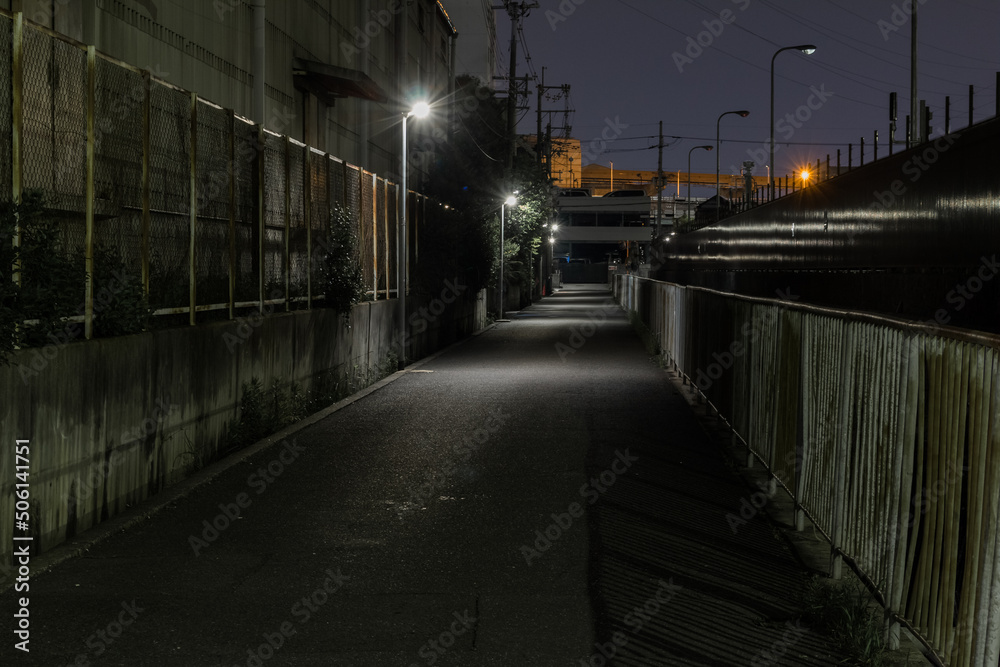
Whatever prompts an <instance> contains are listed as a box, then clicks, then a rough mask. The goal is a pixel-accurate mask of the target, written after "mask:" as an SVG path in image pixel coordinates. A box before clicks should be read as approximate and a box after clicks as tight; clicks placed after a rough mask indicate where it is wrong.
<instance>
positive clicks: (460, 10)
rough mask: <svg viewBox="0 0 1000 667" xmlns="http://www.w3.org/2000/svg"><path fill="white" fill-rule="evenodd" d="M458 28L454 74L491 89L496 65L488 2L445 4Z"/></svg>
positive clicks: (494, 31) (493, 18) (472, 0)
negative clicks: (470, 77) (469, 76)
mask: <svg viewBox="0 0 1000 667" xmlns="http://www.w3.org/2000/svg"><path fill="white" fill-rule="evenodd" d="M447 5H448V15H449V16H450V17H451V20H452V22H453V23H454V24H455V27H456V28H457V29H458V44H457V53H456V57H455V74H471V75H473V76H476V77H478V78H479V79H480V80H482V82H483V83H484V84H486V85H487V86H489V87H491V88H492V87H493V74H494V73H495V72H496V64H497V20H496V12H495V10H494V9H493V3H492V2H491V1H490V0H467V1H465V2H448V3H447Z"/></svg>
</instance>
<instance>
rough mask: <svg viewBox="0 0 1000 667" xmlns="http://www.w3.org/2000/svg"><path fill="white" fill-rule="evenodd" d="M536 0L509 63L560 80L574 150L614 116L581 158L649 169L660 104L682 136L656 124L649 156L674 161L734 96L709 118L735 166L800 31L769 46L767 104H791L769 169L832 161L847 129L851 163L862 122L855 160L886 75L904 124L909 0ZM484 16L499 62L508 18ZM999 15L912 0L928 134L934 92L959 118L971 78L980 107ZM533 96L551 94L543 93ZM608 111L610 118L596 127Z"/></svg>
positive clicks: (530, 129)
mask: <svg viewBox="0 0 1000 667" xmlns="http://www.w3.org/2000/svg"><path fill="white" fill-rule="evenodd" d="M498 4H499V3H498ZM540 4H541V7H540V8H538V9H534V10H532V11H531V13H530V14H529V15H528V16H527V17H526V18H525V19H524V23H523V45H526V47H527V49H525V48H524V46H522V45H519V47H518V56H519V58H518V60H519V64H518V75H519V76H520V75H523V74H524V73H525V72H529V73H536V74H539V75H540V74H541V72H542V67H545V68H546V69H545V83H546V84H547V85H558V84H563V83H567V84H570V85H571V86H572V90H571V97H570V102H571V108H573V109H575V113H573V114H572V115H571V119H570V122H571V125H572V128H573V133H572V134H573V136H574V137H575V138H578V139H580V140H581V141H582V142H583V145H584V147H585V150H586V147H587V145H588V144H589V143H590V142H591V140H593V139H594V138H597V137H599V136H600V135H601V134H602V132H603V133H605V136H611V135H614V134H615V133H616V132H620V134H619V136H618V138H617V139H615V140H614V141H612V142H609V143H608V145H607V147H606V150H605V151H604V152H602V153H600V154H596V155H593V157H595V158H596V159H587V158H586V155H585V158H584V163H585V164H586V163H589V162H600V163H602V164H605V165H607V164H608V162H609V161H614V163H615V168H616V169H641V170H655V169H656V159H657V155H656V150H655V148H653V149H652V150H650V149H648V147H651V146H655V144H656V143H657V141H656V138H655V135H656V133H657V129H658V128H657V123H658V121H660V120H662V121H663V132H664V135H677V136H679V137H683V138H681V139H674V138H668V139H665V143H667V144H668V146H667V148H665V149H664V154H663V165H664V171H667V172H669V171H677V170H678V169H680V170H686V168H687V155H688V150H689V149H690V148H691V147H692V146H696V145H699V144H714V143H715V130H716V120H717V118H718V116H719V114H721V113H722V112H724V111H729V110H736V109H748V110H749V111H750V112H751V113H750V116H749V117H747V118H740V117H739V116H736V115H729V116H726V117H725V118H723V119H722V140H723V146H722V151H721V153H720V155H721V171H722V173H738V169H739V165H740V164H741V162H742V161H743V160H747V159H754V158H752V157H751V156H750V155H749V154H748V151H751V152H753V151H756V152H757V154H758V156H760V155H762V153H761V151H760V149H764V151H765V152H766V147H767V139H768V127H769V78H770V75H769V67H770V61H771V56H772V55H773V54H774V52H775V51H776V50H777V49H778V48H781V47H784V46H792V45H797V44H806V43H811V44H815V45H816V47H817V50H816V52H815V53H814V54H812V55H808V56H807V55H803V54H801V53H799V52H797V51H786V52H784V53H782V54H781V55H779V56H778V58H777V60H776V65H775V119H776V121H778V120H779V119H781V118H782V117H784V116H785V115H786V114H789V113H792V114H798V118H797V119H795V123H794V124H797V125H799V127H797V128H796V127H794V125H793V124H792V123H788V122H787V121H786V124H785V125H783V126H782V129H781V130H780V131H778V132H776V135H775V141H776V142H777V143H779V144H781V143H783V142H784V141H788V142H791V143H792V144H794V145H787V144H786V145H784V146H782V147H781V148H779V149H778V150H777V151H776V155H775V163H776V166H777V169H776V172H775V173H776V174H783V173H788V172H791V171H792V170H793V169H795V168H796V167H797V166H800V165H802V164H803V163H806V162H809V163H812V164H815V162H816V159H817V158H821V159H823V160H825V158H826V155H827V153H830V154H832V155H834V156H835V155H836V150H837V148H842V149H843V161H844V164H845V165H846V161H847V144H848V143H853V144H855V148H854V150H855V153H854V156H855V157H854V159H855V164H857V159H858V146H857V144H858V143H859V142H860V138H861V137H862V136H864V137H865V143H866V151H865V153H866V161H868V160H870V159H871V146H870V143H871V141H872V138H873V132H874V130H876V129H877V130H879V142H880V148H879V152H880V156H884V155H885V154H886V151H887V150H888V146H887V143H886V141H887V136H888V123H889V121H888V105H889V92H890V91H896V92H897V93H898V95H899V105H898V107H899V110H898V116H899V121H898V124H897V127H898V129H897V132H896V137H897V139H901V138H903V133H904V128H905V116H906V115H907V114H908V113H909V100H910V23H909V15H908V14H907V13H906V12H905V10H904V6H909V0H906V1H905V2H904V0H896V1H888V0H808V1H807V2H803V1H802V0H798V1H795V0H683V1H682V0H669V1H666V2H663V1H656V0H575V1H574V0H562V1H561V2H560V1H557V0H540ZM724 12H725V13H724ZM722 19H725V22H723V21H722ZM706 22H707V23H708V24H709V25H706ZM497 26H498V38H499V41H500V53H499V54H498V60H499V67H500V70H501V71H500V74H502V75H505V74H506V71H507V66H508V58H509V39H510V20H509V18H508V17H507V14H506V12H505V11H503V10H498V11H497ZM998 29H1000V3H995V2H988V1H987V0H924V1H923V4H921V5H920V6H919V9H918V33H919V34H918V45H919V52H918V57H919V65H918V75H919V83H918V86H919V92H918V99H926V100H927V103H928V106H929V107H930V108H931V110H932V111H933V113H934V118H933V120H932V122H931V125H932V126H933V128H934V133H935V135H936V134H940V133H942V131H943V129H944V115H945V114H944V104H945V96H946V95H950V96H951V109H952V113H951V115H952V130H960V129H961V128H962V127H965V126H966V125H967V124H968V87H969V85H970V84H973V85H975V90H976V97H975V116H974V117H975V119H976V121H980V120H983V119H985V118H988V117H991V116H993V115H994V108H995V106H994V105H995V94H996V93H995V88H996V72H997V70H1000V36H998V32H1000V30H998ZM713 32H714V33H717V34H712V33H713ZM699 33H703V34H699ZM689 37H691V38H694V39H695V40H697V39H699V38H700V40H701V43H702V44H707V46H701V45H698V46H691V43H690V42H689V39H688V38H689ZM525 50H527V53H528V55H529V56H530V61H527V60H526V59H525ZM699 50H700V51H701V52H700V53H699ZM688 59H690V60H688ZM503 85H504V84H503V83H502V82H500V83H498V87H502V86H503ZM534 91H535V88H534V84H532V87H531V92H532V94H531V98H530V104H531V109H530V111H527V112H522V113H523V114H524V115H523V116H522V118H521V122H520V124H519V130H520V131H521V132H522V133H525V134H533V133H534V131H535V94H534ZM817 92H819V93H821V94H817ZM810 105H811V106H812V108H809V106H810ZM546 106H547V107H560V108H561V107H562V106H563V104H562V102H561V101H551V102H546ZM802 107H804V108H802ZM803 118H805V119H806V120H804V121H803V120H802V119H803ZM562 121H563V116H562V114H558V115H553V117H552V124H553V126H558V125H562ZM609 121H610V123H609ZM543 122H544V121H543ZM609 125H614V126H616V127H617V128H620V129H616V130H611V129H607V131H605V128H609ZM625 126H627V127H625ZM727 142H728V143H727ZM598 147H599V144H598ZM833 159H835V158H833ZM756 162H757V164H758V167H757V169H756V170H755V173H758V174H760V175H763V174H764V173H766V172H765V170H764V166H763V164H764V163H765V162H766V158H765V159H764V160H760V159H756ZM714 169H715V155H714V153H708V152H705V151H695V153H694V154H693V163H692V171H708V172H711V171H714ZM699 194H704V193H699Z"/></svg>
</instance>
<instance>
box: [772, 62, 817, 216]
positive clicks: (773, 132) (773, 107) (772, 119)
mask: <svg viewBox="0 0 1000 667" xmlns="http://www.w3.org/2000/svg"><path fill="white" fill-rule="evenodd" d="M782 51H801V52H802V53H804V54H806V55H807V56H808V55H811V54H813V53H815V51H816V47H815V46H813V45H812V44H799V45H798V46H783V47H782V48H780V49H778V50H777V51H775V52H774V55H773V56H771V135H770V138H769V140H768V145H769V146H770V153H769V155H768V160H769V164H772V165H773V164H774V59H775V58H777V57H778V54H779V53H781V52H782ZM767 189H768V196H769V198H770V199H774V183H773V182H772V181H771V170H770V169H768V171H767Z"/></svg>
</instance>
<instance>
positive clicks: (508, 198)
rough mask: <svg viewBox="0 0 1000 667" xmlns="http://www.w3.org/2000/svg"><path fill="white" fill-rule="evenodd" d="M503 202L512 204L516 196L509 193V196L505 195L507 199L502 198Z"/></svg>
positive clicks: (515, 201)
mask: <svg viewBox="0 0 1000 667" xmlns="http://www.w3.org/2000/svg"><path fill="white" fill-rule="evenodd" d="M503 203H504V204H506V205H507V206H513V205H514V204H516V203H517V197H515V196H514V195H510V196H509V197H507V199H505V200H504V202H503Z"/></svg>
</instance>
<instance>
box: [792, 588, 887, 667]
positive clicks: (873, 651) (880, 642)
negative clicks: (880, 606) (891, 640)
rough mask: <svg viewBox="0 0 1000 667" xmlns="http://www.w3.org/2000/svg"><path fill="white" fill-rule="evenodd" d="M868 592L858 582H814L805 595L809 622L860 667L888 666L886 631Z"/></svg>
mask: <svg viewBox="0 0 1000 667" xmlns="http://www.w3.org/2000/svg"><path fill="white" fill-rule="evenodd" d="M871 603H872V597H871V594H870V593H869V592H868V590H867V589H866V588H865V587H864V586H863V585H862V584H861V583H860V582H857V581H855V582H854V583H853V584H852V583H848V582H846V581H839V582H832V581H827V580H823V579H820V578H815V579H813V580H812V581H811V582H809V585H808V586H807V587H806V589H805V591H804V593H803V606H804V611H805V617H806V620H807V621H808V622H809V623H810V624H811V625H812V626H813V627H814V628H816V630H818V631H819V632H821V633H823V634H826V635H827V636H829V637H831V638H832V639H833V640H834V641H836V642H837V644H838V646H839V647H840V648H841V649H842V650H844V651H845V652H847V653H848V654H849V655H850V656H851V657H852V658H853V659H855V660H857V661H858V663H859V664H861V665H867V666H868V667H883V665H884V664H885V644H884V634H883V632H884V629H883V623H882V619H881V617H880V614H879V613H878V611H877V610H876V609H875V608H874V607H873V606H872V604H871Z"/></svg>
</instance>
